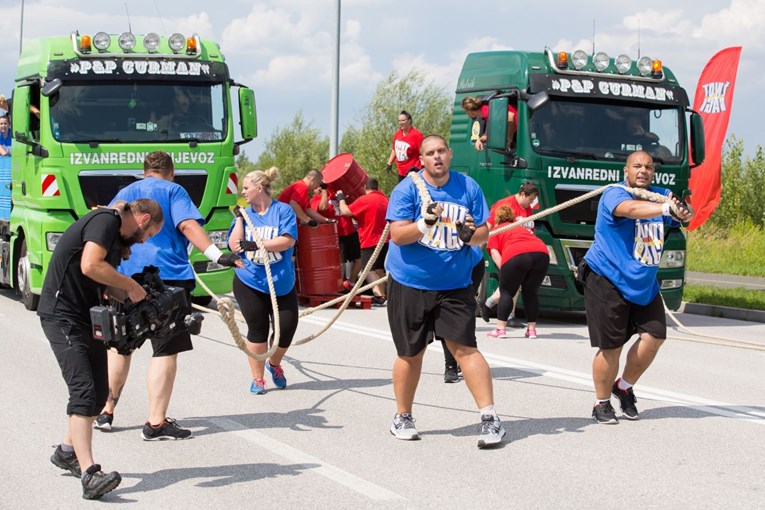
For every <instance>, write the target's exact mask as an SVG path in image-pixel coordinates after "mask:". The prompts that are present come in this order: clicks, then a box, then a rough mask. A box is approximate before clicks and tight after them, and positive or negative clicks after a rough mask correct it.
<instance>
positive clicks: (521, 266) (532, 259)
mask: <svg viewBox="0 0 765 510" xmlns="http://www.w3.org/2000/svg"><path fill="white" fill-rule="evenodd" d="M496 218H497V219H496V221H497V227H496V228H500V227H503V226H505V225H507V224H509V223H512V222H514V221H515V214H514V213H513V210H512V209H511V208H510V207H508V206H506V205H503V206H501V207H499V208H498V209H497V215H496ZM487 249H488V250H489V254H490V255H491V258H492V260H493V261H494V263H495V264H496V265H497V267H499V268H500V272H499V290H500V294H499V306H498V307H497V327H496V329H494V331H491V332H490V333H489V336H490V337H492V338H505V337H506V336H507V335H506V334H505V327H506V325H507V318H508V317H509V315H510V312H511V311H512V309H513V296H514V295H515V293H516V292H518V288H520V289H521V296H523V308H524V310H525V312H526V320H527V321H528V328H527V329H526V338H536V337H537V317H538V315H539V298H538V297H537V291H538V290H539V287H540V286H541V285H542V280H544V277H545V273H546V272H547V266H549V265H550V254H549V253H548V252H547V246H545V243H544V242H542V240H541V239H539V238H538V237H537V236H536V235H534V233H532V232H531V231H530V230H529V229H527V228H523V227H522V226H520V227H516V228H514V229H512V230H508V231H507V232H503V233H501V234H498V235H493V236H491V237H490V238H489V244H488V246H487Z"/></svg>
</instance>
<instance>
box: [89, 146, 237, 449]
mask: <svg viewBox="0 0 765 510" xmlns="http://www.w3.org/2000/svg"><path fill="white" fill-rule="evenodd" d="M174 176H175V167H174V166H173V159H172V157H171V156H170V154H168V153H167V152H163V151H155V152H150V153H149V154H147V155H146V157H145V159H144V162H143V179H141V180H139V181H136V182H134V183H132V184H130V185H128V186H127V187H125V188H123V189H121V190H120V191H119V193H117V196H116V197H114V200H115V201H117V200H132V199H133V198H134V197H137V196H142V197H148V198H151V199H154V200H156V201H157V202H158V203H159V204H160V206H161V207H162V210H163V211H164V213H165V218H166V219H167V221H166V222H165V225H164V226H163V227H162V230H160V231H159V233H158V234H157V235H156V236H155V237H153V238H152V239H151V240H150V241H149V242H147V243H144V244H143V245H141V246H138V247H136V248H135V249H134V250H133V254H132V256H131V257H130V259H129V260H127V261H124V262H123V263H122V264H121V265H120V267H119V270H120V272H121V273H123V274H126V275H132V274H135V273H140V272H141V271H143V269H144V267H145V266H156V267H157V268H159V276H160V278H162V282H163V283H164V284H165V285H170V286H173V287H181V288H183V289H185V290H186V297H187V302H188V303H189V309H188V310H186V311H185V312H184V313H181V314H180V317H182V318H181V320H179V322H178V324H177V325H176V328H175V330H174V332H173V333H171V334H170V336H168V337H153V338H152V339H151V347H152V350H153V356H152V358H151V363H150V364H149V374H148V382H147V386H148V393H149V419H148V420H147V421H146V423H145V424H144V426H143V429H142V431H141V437H142V438H143V439H144V441H157V440H164V439H187V438H189V437H191V431H190V430H188V429H184V428H181V427H180V426H179V425H178V424H177V423H176V421H175V420H174V419H172V418H168V416H167V408H168V406H169V405H170V397H171V396H172V393H173V385H174V383H175V374H176V372H177V370H178V354H179V353H181V352H185V351H190V350H191V349H193V348H194V346H193V345H192V343H191V334H190V333H189V331H188V328H187V327H186V325H185V323H184V320H183V318H184V317H185V316H186V315H187V314H189V313H191V308H190V303H191V291H192V290H193V289H194V286H195V284H194V271H193V269H192V268H191V264H190V263H189V255H188V246H189V243H191V244H192V245H194V247H196V248H197V249H198V250H199V251H201V252H202V253H204V255H205V256H206V257H207V258H208V259H210V261H212V262H215V263H217V264H220V265H223V266H228V267H233V266H234V265H238V266H241V264H242V262H241V261H240V260H239V257H238V256H237V255H235V254H233V253H222V252H221V250H220V249H219V248H218V247H217V246H216V245H215V244H214V243H213V242H212V241H210V238H209V237H208V236H207V232H205V230H204V228H202V225H203V224H204V218H202V215H201V214H200V213H199V210H198V209H197V208H196V206H195V205H194V202H193V201H192V200H191V197H190V196H189V194H188V192H187V191H186V190H185V189H184V188H183V187H182V186H181V185H179V184H176V183H174V182H173V178H174ZM131 359H132V356H131V355H123V354H118V353H117V352H115V351H114V350H110V351H109V398H108V400H107V402H106V405H105V406H104V408H103V409H102V410H101V414H100V415H99V416H98V418H96V423H95V426H96V428H99V429H103V430H111V428H112V423H113V420H114V408H115V407H116V406H117V403H118V402H119V399H120V396H121V394H122V389H123V388H124V386H125V382H126V381H127V378H128V373H129V372H130V361H131Z"/></svg>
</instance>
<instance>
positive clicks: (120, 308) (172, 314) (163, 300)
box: [90, 266, 203, 354]
mask: <svg viewBox="0 0 765 510" xmlns="http://www.w3.org/2000/svg"><path fill="white" fill-rule="evenodd" d="M133 279H134V280H135V281H137V282H138V283H139V284H141V286H142V287H143V288H144V289H145V290H146V299H144V300H143V301H140V302H138V303H124V304H123V303H119V302H116V301H112V303H111V304H110V306H94V307H92V308H91V309H90V321H91V323H92V325H93V337H94V338H96V339H97V340H101V341H103V342H105V343H106V345H107V346H108V347H114V348H116V349H117V352H118V353H120V354H130V353H131V352H133V351H134V350H135V349H138V348H139V347H141V345H143V343H144V342H145V341H146V339H147V338H151V337H164V336H168V335H170V334H171V333H172V332H173V330H174V329H175V328H176V327H178V324H179V323H180V319H182V318H183V319H184V322H183V323H181V324H183V327H186V328H187V329H188V330H189V333H191V334H192V335H198V334H199V332H200V331H201V329H202V319H203V316H202V314H199V313H192V314H190V315H189V316H188V317H186V314H187V313H188V310H189V303H188V300H187V298H186V291H185V289H183V288H181V287H171V286H169V285H165V284H164V283H163V282H162V279H161V278H160V277H159V269H157V268H156V267H155V266H146V267H144V268H143V271H141V272H140V273H136V274H134V275H133Z"/></svg>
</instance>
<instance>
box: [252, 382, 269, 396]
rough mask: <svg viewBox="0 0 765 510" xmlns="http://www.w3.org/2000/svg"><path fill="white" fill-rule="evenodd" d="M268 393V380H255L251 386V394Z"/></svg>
mask: <svg viewBox="0 0 765 510" xmlns="http://www.w3.org/2000/svg"><path fill="white" fill-rule="evenodd" d="M265 392H266V380H265V379H253V380H252V384H250V393H252V394H253V395H263V394H264V393H265Z"/></svg>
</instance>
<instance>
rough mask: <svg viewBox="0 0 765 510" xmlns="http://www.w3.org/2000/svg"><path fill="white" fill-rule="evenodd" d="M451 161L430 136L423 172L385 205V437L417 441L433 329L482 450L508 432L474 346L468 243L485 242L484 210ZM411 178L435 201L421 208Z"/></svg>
mask: <svg viewBox="0 0 765 510" xmlns="http://www.w3.org/2000/svg"><path fill="white" fill-rule="evenodd" d="M451 156H452V151H451V149H450V148H449V147H448V146H447V145H446V141H445V140H444V139H443V138H442V137H440V136H438V135H430V136H427V137H426V138H425V139H424V140H423V141H422V145H421V146H420V162H421V163H422V164H423V166H424V169H423V170H422V171H420V172H416V173H411V174H410V177H409V178H408V179H404V180H403V181H401V182H400V183H399V184H398V186H396V188H395V189H394V190H393V193H391V197H390V202H389V203H388V212H387V214H386V220H388V221H389V222H390V223H391V226H390V236H391V243H390V246H389V248H388V257H387V259H386V261H385V270H386V271H387V272H388V275H389V278H390V279H389V281H388V322H389V324H390V329H391V334H392V336H393V342H394V344H395V345H396V352H397V354H398V357H397V358H396V361H395V363H394V365H393V391H394V393H395V396H396V406H397V412H396V415H395V417H394V418H393V425H392V426H391V428H390V432H391V434H393V435H394V436H395V437H396V438H398V439H404V440H413V439H419V438H420V435H419V433H418V432H417V429H416V428H415V426H414V418H412V404H413V403H414V394H415V391H416V390H417V383H418V382H419V379H420V373H421V372H422V359H423V356H424V354H425V348H426V347H427V344H428V342H429V341H432V337H433V335H432V334H430V333H431V332H432V333H434V334H435V336H437V337H439V338H443V339H444V340H445V342H446V346H447V347H448V349H449V350H450V351H451V353H452V354H453V355H454V357H455V358H456V360H457V362H458V363H459V365H460V367H461V368H462V372H463V374H465V382H466V383H467V385H468V388H469V389H470V392H471V393H472V395H473V398H474V399H475V401H476V404H477V405H478V408H479V412H480V417H481V424H480V426H479V436H478V447H479V448H484V447H487V446H493V445H497V444H499V443H500V442H501V441H502V438H503V437H504V435H505V430H504V428H503V427H502V423H501V422H500V420H499V417H498V416H497V413H496V412H495V410H494V390H493V388H492V381H491V370H490V368H489V365H488V363H486V360H485V359H484V357H483V355H482V354H481V353H480V352H479V351H478V348H477V346H476V341H475V291H474V290H473V287H472V286H471V278H470V276H471V272H472V270H473V266H475V258H474V252H473V250H472V248H471V246H480V245H482V244H483V243H485V242H486V240H487V239H488V237H489V230H488V228H487V226H486V219H487V218H488V215H489V206H488V204H487V203H486V199H485V198H484V196H483V192H482V191H481V188H480V187H479V186H478V184H477V183H476V182H475V181H474V180H473V179H471V178H470V177H466V176H464V175H462V174H459V173H457V172H453V171H451V170H450V167H449V165H450V163H451ZM414 179H420V180H422V182H423V183H424V185H425V187H426V188H427V191H428V193H429V194H430V197H431V199H432V201H433V202H432V203H431V204H430V205H428V206H427V208H426V209H425V210H424V211H423V210H422V197H421V196H420V195H419V192H418V190H417V186H416V185H415V181H414Z"/></svg>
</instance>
